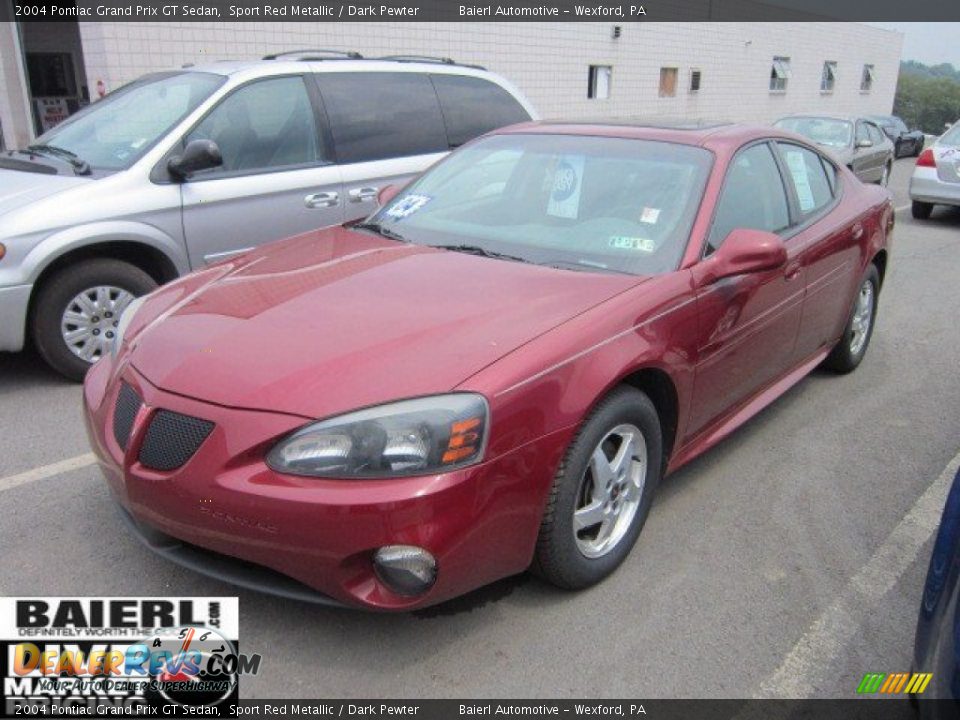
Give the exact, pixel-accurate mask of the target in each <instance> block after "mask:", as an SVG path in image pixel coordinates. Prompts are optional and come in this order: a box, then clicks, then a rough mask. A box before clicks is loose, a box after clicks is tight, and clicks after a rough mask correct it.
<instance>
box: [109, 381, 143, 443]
mask: <svg viewBox="0 0 960 720" xmlns="http://www.w3.org/2000/svg"><path fill="white" fill-rule="evenodd" d="M142 404H143V401H142V400H141V399H140V396H139V395H137V391H136V390H134V389H133V388H132V387H130V386H129V385H127V384H126V383H122V384H121V385H120V392H119V393H118V394H117V404H116V405H114V407H113V437H114V438H115V439H116V441H117V445H119V446H120V448H121V449H122V450H126V449H127V443H128V442H129V441H130V431H131V430H132V429H133V421H134V420H136V419H137V413H138V412H140V406H141V405H142Z"/></svg>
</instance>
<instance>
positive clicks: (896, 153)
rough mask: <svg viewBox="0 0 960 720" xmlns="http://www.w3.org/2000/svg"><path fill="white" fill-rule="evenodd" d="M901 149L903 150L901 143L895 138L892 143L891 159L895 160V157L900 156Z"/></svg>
mask: <svg viewBox="0 0 960 720" xmlns="http://www.w3.org/2000/svg"><path fill="white" fill-rule="evenodd" d="M901 150H903V143H901V142H900V141H899V140H897V142H895V143H894V145H893V159H894V160H896V159H897V158H899V157H900V151H901Z"/></svg>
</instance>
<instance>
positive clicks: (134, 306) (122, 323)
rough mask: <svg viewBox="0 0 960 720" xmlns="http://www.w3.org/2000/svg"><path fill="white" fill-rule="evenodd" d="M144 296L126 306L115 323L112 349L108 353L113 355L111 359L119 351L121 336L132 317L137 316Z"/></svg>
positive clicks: (121, 341)
mask: <svg viewBox="0 0 960 720" xmlns="http://www.w3.org/2000/svg"><path fill="white" fill-rule="evenodd" d="M146 299H147V298H146V296H144V297H138V298H137V299H135V300H134V301H133V302H132V303H130V304H129V305H127V307H126V309H125V310H124V311H123V313H121V315H120V320H119V321H118V322H117V329H116V333H115V334H114V338H113V347H112V348H110V352H111V353H112V354H113V357H116V356H117V353H118V352H119V351H120V346H121V345H123V336H124V334H125V333H126V331H127V328H128V327H129V326H130V321H131V320H133V316H134V315H136V314H137V310H139V309H140V306H141V305H143V302H144V300H146Z"/></svg>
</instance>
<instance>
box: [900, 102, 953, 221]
mask: <svg viewBox="0 0 960 720" xmlns="http://www.w3.org/2000/svg"><path fill="white" fill-rule="evenodd" d="M910 199H911V200H912V201H913V216H914V217H915V218H917V219H919V220H926V219H927V218H928V217H930V213H931V212H932V211H933V206H934V205H955V206H960V121H958V122H957V123H955V124H954V125H953V126H952V127H951V128H950V129H949V130H947V131H946V132H945V133H944V134H943V135H941V136H940V137H939V138H938V139H937V141H936V142H935V143H934V144H933V145H931V146H930V147H928V148H927V149H926V150H924V151H923V152H922V153H920V157H918V158H917V166H916V167H915V168H914V170H913V177H911V178H910Z"/></svg>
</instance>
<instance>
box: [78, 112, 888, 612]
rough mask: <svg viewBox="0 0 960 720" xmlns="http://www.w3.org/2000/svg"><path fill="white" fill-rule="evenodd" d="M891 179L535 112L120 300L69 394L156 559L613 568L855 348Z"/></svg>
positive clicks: (342, 595) (295, 580)
mask: <svg viewBox="0 0 960 720" xmlns="http://www.w3.org/2000/svg"><path fill="white" fill-rule="evenodd" d="M893 224H894V214H893V207H892V203H891V200H890V195H889V194H888V192H887V191H886V190H885V189H882V188H879V187H873V186H868V185H864V184H862V183H861V182H860V181H859V180H857V179H856V178H855V177H854V176H853V175H852V174H851V172H850V171H849V170H848V169H847V168H845V167H842V166H838V165H837V164H835V163H834V162H833V161H832V160H831V159H830V158H829V157H827V156H826V155H824V154H823V153H821V152H820V151H819V150H817V149H816V148H815V147H813V146H812V145H810V144H809V143H808V142H806V141H805V140H803V139H802V138H800V137H799V136H796V135H791V134H787V133H783V132H781V131H778V130H775V129H772V128H758V127H746V126H737V125H717V126H710V127H707V126H699V127H691V128H682V127H671V128H666V127H635V126H612V125H604V126H598V125H576V124H527V125H521V126H515V127H512V128H509V129H506V130H502V131H499V132H497V133H494V134H491V135H488V136H485V137H483V138H480V139H478V140H476V141H474V142H472V143H470V144H468V145H466V146H464V147H463V148H461V149H459V150H458V151H456V152H454V153H453V154H451V155H450V156H449V157H448V158H447V159H446V160H444V161H443V162H441V163H439V164H438V165H436V166H435V167H433V168H432V169H431V170H429V171H428V172H426V173H425V174H424V175H423V176H422V177H420V178H419V179H418V180H416V181H415V182H413V183H412V184H411V185H409V186H408V187H406V188H403V189H402V190H400V189H398V188H395V187H392V188H388V189H385V190H384V191H383V192H382V193H381V208H380V210H379V211H378V212H377V213H376V214H374V215H373V216H371V217H370V218H368V219H367V220H366V221H365V222H362V223H358V224H354V225H347V226H342V227H334V228H329V229H325V230H318V231H316V232H311V233H307V234H305V235H300V236H297V237H293V238H290V239H288V240H284V241H281V242H279V243H275V244H272V245H269V246H266V247H263V248H260V249H258V250H254V251H252V252H249V253H247V254H245V255H243V256H240V257H237V258H234V259H231V260H229V261H226V262H222V263H220V264H218V265H214V266H210V267H208V268H206V269H204V270H201V271H199V272H196V273H194V274H192V275H190V276H187V277H184V278H182V279H180V280H178V281H176V282H174V283H171V284H169V285H167V286H165V287H163V288H161V289H159V290H157V291H156V292H154V293H152V294H150V295H149V296H146V297H145V298H142V299H141V300H139V301H137V302H136V303H135V304H134V305H132V306H131V307H130V308H129V309H128V310H127V311H126V313H125V314H124V315H123V318H122V321H121V323H120V327H119V331H120V332H119V333H118V334H119V336H120V338H119V341H118V343H117V346H116V348H115V351H114V353H113V356H112V357H106V358H104V359H103V360H101V361H100V362H98V363H97V364H96V365H95V366H94V367H93V368H92V369H91V371H90V373H89V374H88V376H87V379H86V384H85V388H84V400H85V405H86V419H87V426H88V429H89V435H90V439H91V443H92V445H93V448H94V450H95V452H96V454H97V455H98V457H99V459H100V464H101V467H102V469H103V472H104V473H105V475H106V479H107V482H108V483H109V486H110V490H111V491H112V494H113V495H114V497H115V498H116V500H117V501H118V503H119V505H120V508H121V513H122V515H123V517H124V518H125V519H126V520H127V522H128V524H129V525H130V527H131V528H132V529H133V531H134V532H135V533H136V534H137V535H138V537H140V538H141V539H142V540H143V541H144V542H146V543H147V544H148V545H149V546H150V547H151V549H153V550H154V551H156V552H158V553H160V554H161V555H164V556H166V557H168V558H169V559H171V560H173V561H176V562H180V563H182V564H184V565H187V566H189V567H192V568H194V569H196V570H199V571H200V572H205V573H208V574H211V575H214V576H217V577H220V578H223V579H228V580H231V581H233V582H235V583H237V584H240V585H245V586H248V587H254V588H257V589H260V590H264V591H267V592H273V593H279V594H283V595H286V596H290V597H298V598H304V599H311V600H315V601H319V602H327V603H331V604H340V605H350V606H355V607H364V608H373V609H383V610H400V609H412V608H417V607H422V606H426V605H430V604H433V603H437V602H440V601H443V600H445V599H448V598H451V597H453V596H456V595H459V594H461V593H464V592H467V591H469V590H471V589H473V588H477V587H479V586H481V585H484V584H486V583H490V582H491V581H494V580H497V579H498V578H502V577H505V576H507V575H511V574H515V573H519V572H522V571H524V570H526V569H528V568H531V567H532V568H533V569H534V571H536V572H537V573H539V574H540V575H541V576H542V577H544V578H546V579H547V580H548V581H550V582H552V583H555V584H556V585H558V586H561V587H564V588H582V587H586V586H588V585H590V584H592V583H596V582H598V581H600V580H601V579H603V578H604V577H606V576H607V575H609V574H610V573H611V572H613V570H614V569H615V568H616V567H617V566H618V565H619V564H620V563H621V562H622V561H623V560H624V558H625V557H626V556H627V554H628V553H629V552H630V549H631V548H632V546H633V545H634V543H635V541H636V539H637V536H638V535H639V534H640V531H641V529H642V527H643V524H644V521H645V519H646V516H647V513H648V510H649V508H650V503H651V499H652V498H653V495H654V492H655V490H656V488H657V484H658V482H659V481H660V479H661V478H662V477H663V475H664V474H666V473H669V472H670V471H673V470H675V469H677V468H678V467H680V466H681V465H683V464H684V463H686V462H687V461H689V460H690V459H691V458H693V457H695V456H696V455H698V454H700V453H702V452H703V451H704V450H706V449H707V448H709V447H710V446H712V445H714V444H715V443H717V442H719V441H720V440H721V439H722V438H724V437H725V436H726V435H728V434H729V433H731V432H732V431H733V430H734V429H736V428H737V427H738V426H739V425H741V424H742V423H743V422H744V421H745V420H747V419H748V418H750V417H751V416H752V415H754V414H755V413H757V412H758V411H759V410H760V409H761V408H763V407H764V406H765V405H767V404H769V403H770V402H772V401H773V400H774V399H776V398H777V397H778V396H779V395H781V394H782V393H783V392H784V391H785V390H786V389H787V388H789V387H790V386H791V385H793V384H794V383H796V382H797V381H798V380H800V379H801V378H803V377H804V376H805V375H806V374H807V373H809V372H810V371H811V370H812V369H813V368H815V367H817V366H818V365H821V364H823V365H826V366H828V367H830V368H833V369H835V370H837V371H840V372H847V371H850V370H853V369H854V368H855V367H856V366H857V365H858V364H859V363H860V361H861V359H862V358H863V356H864V353H865V352H866V349H867V346H868V344H869V342H870V336H871V333H872V331H873V326H874V320H875V318H876V312H877V299H878V295H879V292H880V288H881V285H882V283H883V276H884V273H885V271H886V268H887V259H888V254H889V248H890V234H891V231H892V228H893Z"/></svg>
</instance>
